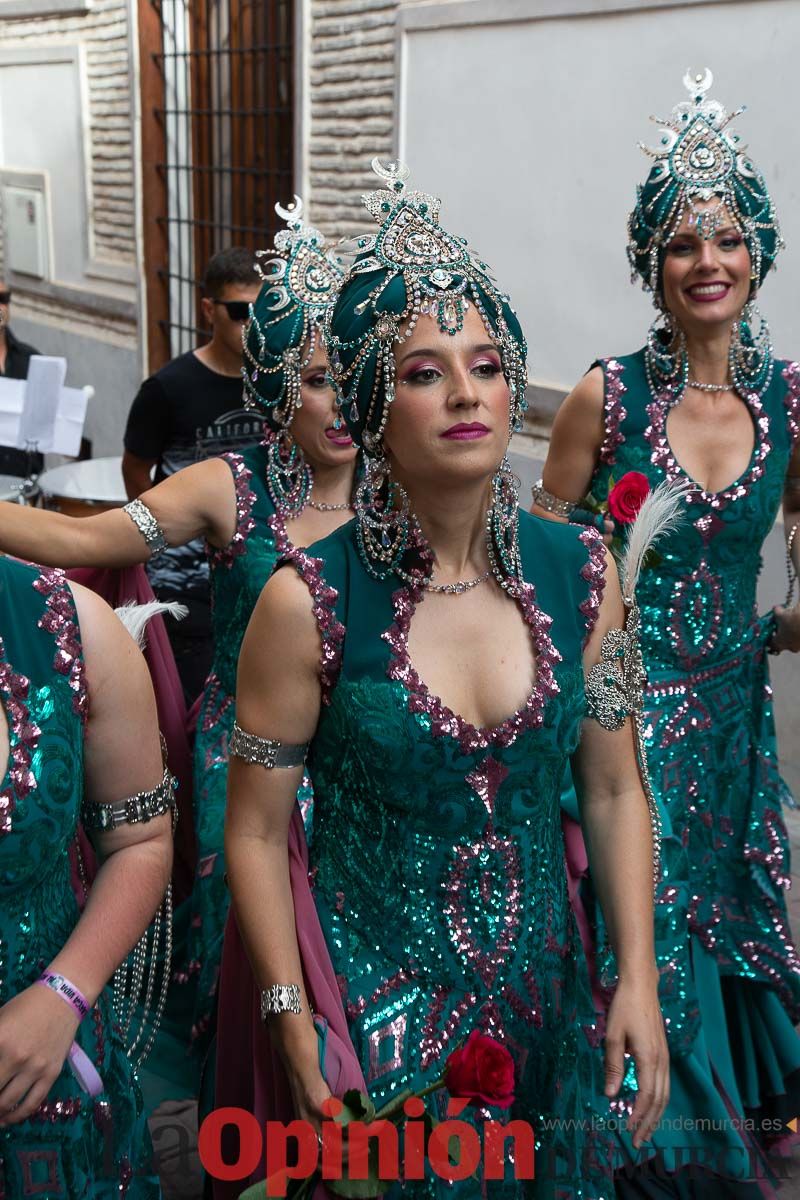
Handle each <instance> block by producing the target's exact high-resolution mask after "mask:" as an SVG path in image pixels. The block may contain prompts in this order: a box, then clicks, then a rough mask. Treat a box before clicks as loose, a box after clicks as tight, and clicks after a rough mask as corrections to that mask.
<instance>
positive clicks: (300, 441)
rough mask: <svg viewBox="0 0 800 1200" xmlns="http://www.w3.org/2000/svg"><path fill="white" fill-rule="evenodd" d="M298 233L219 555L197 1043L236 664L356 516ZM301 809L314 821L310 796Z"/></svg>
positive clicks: (215, 557) (255, 322) (205, 1022)
mask: <svg viewBox="0 0 800 1200" xmlns="http://www.w3.org/2000/svg"><path fill="white" fill-rule="evenodd" d="M279 212H280V213H281V214H282V215H283V216H284V217H285V218H286V219H287V220H288V222H289V227H288V229H286V230H282V231H281V232H280V233H278V235H277V236H276V238H275V250H274V253H273V255H272V257H270V258H269V259H267V260H266V261H265V262H264V264H263V276H264V286H263V287H262V289H261V293H260V295H259V297H258V300H257V301H256V304H255V308H254V311H253V317H252V320H251V322H250V324H249V325H248V327H247V332H246V337H245V341H244V355H245V363H244V367H243V369H242V374H243V379H244V390H245V403H246V404H247V405H248V406H249V407H252V408H255V409H257V410H258V411H259V412H261V413H263V414H264V418H265V420H266V424H267V428H268V430H269V434H268V437H267V440H266V441H265V442H264V443H263V444H262V445H260V446H255V447H253V449H251V450H247V451H245V452H244V453H243V454H229V455H226V456H225V458H226V460H227V462H228V464H229V466H230V470H231V472H232V474H233V479H234V483H235V487H236V496H237V520H236V533H235V534H234V536H233V539H232V540H231V542H230V543H229V544H228V545H227V546H226V547H225V548H224V549H222V550H213V549H211V550H210V562H211V595H212V604H213V627H214V661H213V665H212V669H211V674H210V675H209V677H208V679H207V681H206V686H205V690H204V693H203V697H202V701H201V705H200V712H199V715H198V720H197V733H196V736H195V751H194V781H195V784H194V787H195V792H194V795H195V812H196V814H197V815H196V821H195V827H196V833H197V847H198V864H197V877H196V881H195V888H194V895H193V897H192V914H191V922H190V929H189V955H188V971H189V973H190V974H191V973H194V972H196V973H197V1000H196V1009H195V1019H194V1023H193V1027H192V1037H193V1038H194V1039H197V1040H198V1044H199V1046H200V1047H202V1046H205V1045H207V1044H208V1031H209V1028H210V1027H211V1025H212V1022H213V1015H214V1008H215V1004H216V992H217V977H218V975H219V966H220V956H221V953H222V936H223V931H224V929H225V918H226V916H227V912H228V889H227V885H226V883H225V878H224V860H223V830H224V823H225V795H226V789H227V782H228V741H229V739H230V734H231V730H232V728H233V719H234V707H235V706H234V694H235V691H236V665H237V662H238V659H239V649H240V647H241V644H242V638H243V637H244V632H245V629H246V628H247V623H248V621H249V620H250V615H251V613H252V611H253V608H254V607H255V604H256V601H257V599H258V596H259V594H260V592H261V589H262V588H263V586H264V584H265V583H266V581H267V579H269V577H270V575H271V574H272V570H273V568H274V566H275V562H276V560H277V557H278V554H279V553H280V552H281V551H282V550H283V549H284V548H285V546H286V545H287V544H289V543H290V542H291V543H294V544H296V545H300V546H305V545H309V544H310V543H311V542H314V541H316V540H317V539H318V538H320V537H324V536H325V535H326V534H328V533H330V532H331V531H332V530H334V529H336V528H337V527H338V526H339V525H341V524H342V522H343V521H348V520H350V518H351V517H352V515H353V509H352V505H351V495H352V490H353V477H354V471H355V460H356V454H357V451H356V448H355V446H354V445H353V441H352V438H351V437H350V434H349V433H348V432H347V430H346V429H345V428H344V426H343V424H342V422H341V421H340V420H338V421H337V419H336V406H335V398H334V393H333V390H332V388H331V385H330V382H329V380H328V377H327V366H328V362H327V358H326V356H325V348H324V343H323V338H322V321H323V318H324V315H325V312H326V309H327V306H328V305H329V304H330V303H331V301H332V299H333V297H334V294H335V290H336V288H337V287H338V285H339V283H340V282H341V278H342V272H341V266H340V263H339V260H338V259H337V258H336V257H335V256H334V254H333V253H332V252H330V251H329V252H327V253H326V252H325V251H324V249H323V245H324V239H323V237H322V235H321V234H320V233H319V232H318V231H317V230H315V229H313V228H312V227H311V226H309V225H305V224H303V223H302V221H301V219H300V217H301V212H302V204H301V201H300V199H299V197H295V204H294V205H293V206H292V208H291V209H290V210H288V211H286V210H283V209H279ZM298 799H299V801H300V804H301V807H302V809H303V811H304V813H305V814H307V813H308V809H309V806H310V803H311V793H310V790H309V788H308V786H307V785H306V784H304V785H303V786H302V787H301V789H300V791H299V793H298Z"/></svg>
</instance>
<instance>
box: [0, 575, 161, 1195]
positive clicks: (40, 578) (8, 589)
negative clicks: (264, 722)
mask: <svg viewBox="0 0 800 1200" xmlns="http://www.w3.org/2000/svg"><path fill="white" fill-rule="evenodd" d="M0 694H1V695H2V703H3V706H4V709H5V715H6V721H7V723H8V732H9V739H10V757H9V763H8V767H7V769H6V773H5V777H4V779H3V781H2V784H0V912H2V925H1V926H0V951H1V960H2V968H1V969H0V1005H4V1004H6V1002H7V1001H9V1000H10V999H11V998H12V997H13V996H16V995H17V994H18V993H20V992H22V991H24V990H25V989H26V988H27V987H29V986H30V985H31V984H32V983H33V982H34V980H36V979H37V978H38V977H39V975H40V974H41V972H42V969H43V968H44V967H45V966H46V965H47V964H48V963H50V962H51V961H52V960H53V958H55V956H56V954H57V953H58V951H59V950H60V949H61V947H62V946H63V945H64V943H65V942H66V941H67V939H68V937H69V935H70V934H71V933H72V930H73V929H74V927H75V925H76V924H77V922H78V919H79V916H80V913H79V910H78V905H77V902H76V899H75V896H74V892H73V888H72V884H71V877H70V860H69V848H70V846H71V844H72V843H73V841H74V839H75V835H76V831H77V826H78V819H79V815H80V806H81V799H82V794H83V766H82V764H83V722H84V719H85V716H86V706H87V693H86V687H85V682H84V670H83V658H82V652H81V642H80V631H79V629H78V623H77V616H76V612H75V606H74V603H73V600H72V595H71V593H70V591H69V587H68V586H67V583H66V580H65V578H64V575H63V573H62V572H61V571H56V570H53V569H47V570H44V569H43V570H40V569H39V568H37V567H29V566H26V565H23V564H21V563H18V562H16V561H14V560H12V559H9V558H0ZM76 1040H77V1041H78V1043H79V1045H80V1046H81V1048H82V1049H83V1050H84V1052H85V1053H86V1054H87V1055H88V1056H89V1058H90V1060H91V1061H92V1063H93V1064H94V1066H95V1068H96V1069H97V1071H98V1073H99V1075H100V1078H101V1079H102V1081H103V1084H104V1090H103V1091H102V1092H101V1093H100V1095H99V1096H97V1097H96V1098H92V1097H91V1096H89V1095H88V1094H87V1093H86V1092H84V1091H83V1090H82V1089H81V1087H80V1086H79V1084H78V1082H77V1080H76V1079H75V1077H74V1075H73V1074H72V1072H71V1070H70V1068H69V1066H68V1065H66V1064H65V1066H64V1068H63V1069H62V1071H61V1074H60V1075H59V1076H58V1078H57V1079H56V1081H55V1083H54V1084H53V1086H52V1088H51V1089H50V1091H49V1093H48V1095H47V1099H46V1100H45V1101H44V1102H43V1103H42V1104H41V1105H40V1106H39V1108H38V1109H37V1110H36V1112H35V1113H34V1115H33V1116H32V1117H30V1118H29V1119H28V1120H27V1121H23V1122H21V1123H20V1124H19V1125H11V1126H8V1127H6V1128H5V1129H2V1130H0V1197H2V1198H3V1200H22V1198H23V1197H28V1196H39V1197H45V1198H46V1200H50V1198H51V1197H52V1198H55V1197H59V1198H63V1200H87V1198H88V1200H119V1198H120V1197H127V1200H144V1198H148V1200H151V1198H153V1197H156V1196H157V1195H158V1194H159V1192H158V1188H157V1186H156V1185H155V1184H154V1183H153V1182H152V1181H151V1180H146V1179H144V1178H143V1177H141V1176H135V1175H134V1165H135V1164H136V1163H137V1162H138V1160H139V1159H140V1157H141V1155H142V1152H143V1150H144V1149H145V1145H146V1142H145V1139H146V1136H147V1135H146V1128H145V1124H144V1119H143V1116H142V1104H141V1096H140V1093H139V1089H138V1086H137V1083H136V1080H135V1078H134V1076H133V1072H132V1069H131V1066H130V1063H129V1061H128V1058H127V1055H126V1053H125V1049H124V1047H123V1045H122V1042H121V1041H120V1038H119V1034H118V1032H117V1029H116V1025H115V1018H114V1014H113V1012H112V1008H111V992H110V988H106V989H105V990H104V991H103V992H102V993H101V995H100V997H99V999H98V1001H97V1003H96V1005H95V1006H94V1008H93V1009H92V1011H91V1013H89V1015H88V1016H87V1017H85V1018H84V1020H83V1021H82V1022H81V1024H80V1026H79V1028H78V1032H77V1035H76Z"/></svg>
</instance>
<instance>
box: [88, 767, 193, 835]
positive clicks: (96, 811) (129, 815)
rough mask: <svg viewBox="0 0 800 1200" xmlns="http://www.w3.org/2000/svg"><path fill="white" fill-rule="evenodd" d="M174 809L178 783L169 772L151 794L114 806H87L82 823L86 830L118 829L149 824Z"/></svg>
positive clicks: (129, 798)
mask: <svg viewBox="0 0 800 1200" xmlns="http://www.w3.org/2000/svg"><path fill="white" fill-rule="evenodd" d="M174 808H175V780H174V778H173V777H172V775H170V773H169V771H168V769H167V768H166V767H165V768H164V777H163V779H162V780H161V783H160V784H159V785H158V787H155V788H153V789H152V790H151V791H149V792H137V793H136V795H135V796H129V797H128V798H127V800H118V801H117V802H116V803H115V804H92V803H85V804H84V805H83V807H82V809H81V820H82V822H83V826H84V828H85V829H89V830H97V829H99V830H101V831H103V832H105V831H106V830H108V829H118V828H119V826H120V825H138V824H140V823H142V824H146V823H147V822H148V821H152V820H153V818H154V817H160V816H163V814H164V813H166V812H169V811H170V810H171V809H174Z"/></svg>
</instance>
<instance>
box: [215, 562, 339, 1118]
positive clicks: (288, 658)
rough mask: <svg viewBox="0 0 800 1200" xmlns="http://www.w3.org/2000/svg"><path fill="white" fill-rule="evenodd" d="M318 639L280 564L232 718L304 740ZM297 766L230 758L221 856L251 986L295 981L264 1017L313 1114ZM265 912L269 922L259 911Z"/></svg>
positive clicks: (244, 658)
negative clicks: (297, 886) (294, 843)
mask: <svg viewBox="0 0 800 1200" xmlns="http://www.w3.org/2000/svg"><path fill="white" fill-rule="evenodd" d="M319 661H320V638H319V633H318V630H317V626H316V622H315V620H314V616H313V612H312V602H311V597H310V595H309V592H308V590H307V588H306V586H305V584H304V583H303V582H302V580H301V579H300V578H299V577H298V576H297V575H296V574H295V572H294V571H293V570H292V569H291V568H288V567H284V568H283V569H281V570H280V571H278V572H277V574H276V575H275V576H274V577H273V578H272V579H271V580H270V582H269V583H268V584H267V585H266V587H265V588H264V590H263V591H262V593H261V597H260V599H259V601H258V604H257V605H256V608H255V610H254V612H253V616H252V618H251V620H250V624H249V626H248V628H247V633H246V634H245V639H244V642H243V644H242V651H241V655H240V657H239V677H238V682H237V688H236V718H237V721H238V722H239V724H240V725H241V727H242V728H243V729H245V730H246V731H247V732H248V733H254V734H258V735H260V736H261V737H265V738H270V739H277V740H279V741H282V742H284V743H287V744H290V745H298V744H302V743H305V742H308V741H310V740H311V738H312V737H313V736H314V732H315V730H316V727H317V721H318V719H319V710H320V682H319ZM302 774H303V772H302V768H301V767H295V768H291V769H289V768H274V769H272V770H267V769H265V768H264V767H262V766H258V765H253V764H249V763H245V762H244V761H243V760H242V759H239V758H236V757H232V758H231V760H230V766H229V771H228V807H227V810H226V816H225V857H226V862H227V866H228V879H229V881H230V889H231V895H232V899H233V906H234V910H235V912H236V919H237V921H238V924H239V929H240V931H241V935H242V939H243V941H244V944H245V948H246V950H247V954H248V957H249V959H250V963H251V966H252V968H253V974H254V976H255V979H256V983H257V986H258V987H259V988H265V987H268V986H269V985H271V984H273V983H283V984H292V983H294V984H297V985H298V986H299V987H300V991H301V1006H302V1012H301V1013H300V1014H299V1015H294V1014H292V1013H282V1014H281V1015H280V1016H275V1017H272V1018H271V1024H270V1033H271V1035H272V1036H273V1038H274V1039H275V1043H276V1046H277V1048H278V1050H279V1052H280V1054H281V1056H282V1058H283V1061H284V1063H285V1065H286V1070H287V1073H288V1076H289V1080H290V1083H291V1086H292V1091H293V1095H294V1098H295V1104H296V1107H297V1112H298V1115H299V1116H302V1117H305V1118H306V1119H310V1120H318V1119H319V1106H320V1105H321V1103H322V1101H323V1100H324V1099H325V1097H326V1096H327V1095H328V1094H329V1093H328V1089H327V1086H326V1085H325V1083H324V1080H323V1079H322V1076H321V1074H320V1070H319V1064H318V1053H317V1036H316V1032H315V1030H314V1026H313V1023H312V1014H311V1012H310V1008H309V1003H308V999H307V997H306V995H305V992H304V989H303V976H302V970H301V966H300V955H299V952H298V948H297V936H296V933H295V923H294V906H293V903H292V892H291V886H290V880H289V860H288V854H287V836H288V830H289V823H290V820H291V817H292V812H293V809H294V806H295V802H296V801H295V796H296V793H297V788H298V787H299V785H300V781H301V779H302ZM265 913H269V920H268V921H265V920H264V914H265Z"/></svg>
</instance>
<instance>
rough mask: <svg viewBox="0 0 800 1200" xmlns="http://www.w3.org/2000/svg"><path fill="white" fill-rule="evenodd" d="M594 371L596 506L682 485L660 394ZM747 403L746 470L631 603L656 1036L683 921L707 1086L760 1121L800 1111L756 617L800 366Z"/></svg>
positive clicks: (667, 547) (797, 401)
mask: <svg viewBox="0 0 800 1200" xmlns="http://www.w3.org/2000/svg"><path fill="white" fill-rule="evenodd" d="M600 365H601V366H602V369H603V373H604V378H605V439H604V442H603V446H602V449H601V453H600V465H599V467H598V469H597V471H596V473H595V475H594V478H593V480H592V485H591V492H592V495H593V497H594V498H595V499H596V500H597V501H599V502H603V501H605V500H606V498H607V495H608V492H609V490H610V488H611V486H612V485H613V483H614V482H618V481H619V480H620V479H621V478H622V477H623V476H624V475H625V474H626V473H627V472H628V471H639V472H642V473H643V474H645V475H646V476H647V477H648V479H649V481H650V484H651V486H652V487H654V486H656V485H657V484H659V483H661V482H662V481H663V480H664V479H665V478H668V479H682V478H684V477H685V476H684V472H683V471H682V470H681V468H680V467H679V465H678V463H677V462H676V460H675V458H674V456H673V454H672V452H671V449H670V446H669V443H668V440H667V433H666V421H667V414H668V411H669V403H670V399H671V397H670V396H669V395H661V396H653V395H652V394H651V392H650V389H649V386H648V382H647V377H646V372H645V354H644V351H639V352H638V353H637V354H633V355H629V356H626V357H624V358H619V359H606V360H604V361H603V362H602V363H601V364H600ZM745 401H746V403H747V404H748V406H749V408H750V412H751V414H752V418H753V424H754V429H755V444H754V449H753V456H752V459H751V462H750V465H749V467H748V468H747V470H746V471H745V472H744V473H743V474H742V475H741V476H740V478H739V479H737V480H736V481H735V482H734V483H732V484H731V485H730V486H729V487H727V488H725V489H724V490H722V491H720V492H717V493H711V494H709V493H706V492H704V491H702V490H700V489H699V488H697V489H696V490H695V491H694V493H693V494H692V495H691V496H690V497H689V498H688V499H687V502H686V506H685V519H684V521H683V522H682V524H681V527H680V528H679V529H678V530H677V531H676V532H675V533H672V534H670V535H669V536H667V537H666V538H664V539H663V540H662V541H660V542H659V545H658V553H659V561H658V562H657V564H655V565H653V566H651V567H650V568H649V569H645V570H644V571H643V573H642V576H641V579H640V583H639V586H638V589H637V597H638V600H639V604H640V607H641V611H642V648H643V653H644V660H645V666H646V668H647V673H648V687H647V692H646V698H645V704H646V709H647V719H646V734H647V751H648V760H649V764H650V770H651V773H652V776H653V783H654V786H655V790H656V793H657V795H658V797H659V799H660V802H661V805H662V808H663V811H664V833H665V843H664V850H665V854H664V878H663V881H662V886H661V890H660V893H659V896H658V903H657V906H656V946H657V951H659V963H660V966H661V968H662V992H661V1000H662V1007H663V1009H664V1013H665V1016H666V1018H667V1022H668V1027H669V1024H670V1023H671V1022H672V1023H674V1024H676V1025H679V1024H680V1023H681V1022H682V1021H683V1020H684V1019H685V1015H686V1014H685V1009H686V1003H687V1001H686V993H685V990H684V989H683V988H681V987H676V986H675V979H674V976H673V973H672V972H671V970H670V962H671V961H673V960H674V954H673V948H674V946H675V935H676V933H680V931H681V929H683V928H685V927H686V923H687V922H688V928H689V930H690V932H691V940H692V966H693V974H694V983H695V986H696V989H697V1000H698V1002H699V1009H700V1017H701V1019H702V1025H703V1029H704V1034H705V1039H706V1041H707V1043H708V1049H709V1052H710V1056H711V1061H712V1062H713V1064H714V1068H715V1070H716V1073H717V1075H718V1077H719V1078H720V1080H721V1082H722V1083H723V1086H724V1087H725V1089H726V1090H727V1091H728V1093H729V1095H730V1096H731V1098H732V1099H733V1101H734V1103H735V1104H736V1106H737V1107H738V1108H739V1109H740V1110H741V1107H742V1106H744V1109H745V1111H749V1110H761V1112H762V1114H763V1113H767V1114H768V1113H769V1112H770V1111H771V1107H770V1106H771V1105H772V1111H775V1112H779V1111H780V1112H781V1113H782V1115H783V1116H784V1117H785V1118H786V1119H791V1118H792V1117H793V1116H794V1115H795V1109H796V1108H797V1103H798V1102H800V1095H799V1094H798V1080H800V1076H798V1075H797V1074H795V1072H797V1071H798V1070H800V1042H799V1041H798V1038H797V1035H796V1034H795V1032H794V1030H793V1023H794V1022H797V1021H798V1020H800V958H798V954H797V951H796V949H795V947H794V945H793V943H792V940H791V936H790V932H789V923H788V918H787V911H786V900H785V892H786V889H787V888H788V886H789V874H790V872H789V840H788V837H787V833H786V828H785V826H784V822H783V818H782V815H781V810H782V807H783V804H784V803H786V802H787V801H789V800H790V797H789V794H788V790H787V788H786V785H785V784H784V782H783V780H782V779H781V777H780V774H779V771H778V755H777V747H776V739H775V728H774V721H773V714H772V705H771V690H770V686H769V676H768V670H767V659H766V647H767V642H768V640H769V637H770V635H771V632H772V628H773V621H772V617H771V615H770V616H767V617H761V618H759V616H758V614H757V611H756V583H757V580H758V576H759V572H760V569H761V547H762V545H763V543H764V540H765V539H766V537H767V534H768V533H769V531H770V529H771V528H772V525H773V522H774V520H775V517H776V514H777V512H778V508H779V505H780V501H781V496H782V492H783V484H784V479H785V476H786V471H787V466H788V463H789V458H790V456H791V453H792V448H793V445H794V444H796V442H797V438H798V432H800V366H798V365H797V364H794V363H786V362H776V363H775V365H774V370H773V373H772V377H771V380H770V382H769V384H768V386H767V387H766V388H765V390H764V392H763V394H761V395H760V396H758V395H756V394H751V395H749V396H747V397H745ZM618 532H622V530H618ZM687 882H688V888H687V887H686V884H687ZM781 1096H783V1097H785V1104H786V1105H788V1108H787V1110H786V1111H785V1112H783V1111H782V1109H781V1106H780V1102H779V1101H778V1103H777V1107H775V1099H776V1098H779V1097H781ZM792 1105H794V1107H792ZM788 1109H791V1111H789V1110H788Z"/></svg>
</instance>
